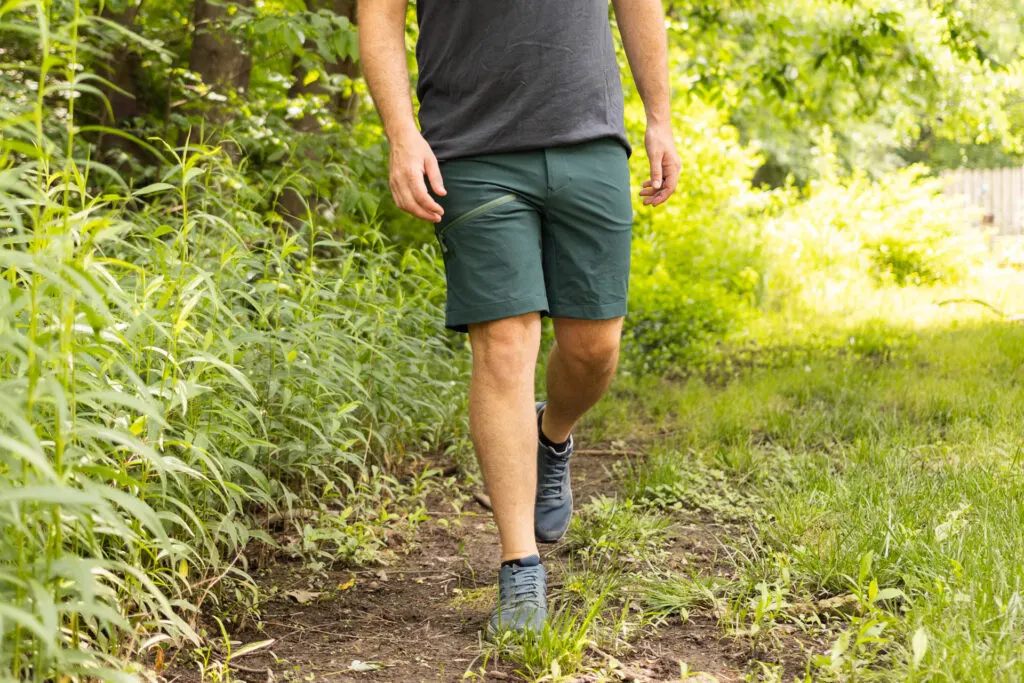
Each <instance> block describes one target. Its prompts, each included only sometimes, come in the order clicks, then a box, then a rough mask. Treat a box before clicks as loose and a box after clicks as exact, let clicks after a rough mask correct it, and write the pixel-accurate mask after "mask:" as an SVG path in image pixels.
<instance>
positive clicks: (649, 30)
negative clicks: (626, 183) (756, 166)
mask: <svg viewBox="0 0 1024 683" xmlns="http://www.w3.org/2000/svg"><path fill="white" fill-rule="evenodd" d="M612 5H613V6H614V8H615V18H616V19H617V20H618V23H619V32H620V33H621V34H622V44H623V46H624V47H625V48H626V57H627V58H628V59H629V68H630V70H631V71H632V72H633V80H635V81H636V87H637V90H638V91H639V92H640V99H642V100H643V103H644V110H645V111H646V113H647V134H646V135H645V136H644V146H645V147H646V148H647V156H648V158H649V159H650V161H651V177H650V179H649V180H647V181H645V182H644V185H643V188H642V189H641V190H640V196H641V197H643V198H644V204H649V205H652V206H657V205H658V204H661V203H663V202H664V201H665V200H666V199H668V198H669V197H671V196H672V193H673V192H675V190H676V183H677V182H678V181H679V166H680V164H679V154H677V153H676V145H675V139H674V137H673V135H672V110H671V105H670V102H669V85H668V35H667V33H666V31H665V10H664V9H663V8H662V5H661V0H612Z"/></svg>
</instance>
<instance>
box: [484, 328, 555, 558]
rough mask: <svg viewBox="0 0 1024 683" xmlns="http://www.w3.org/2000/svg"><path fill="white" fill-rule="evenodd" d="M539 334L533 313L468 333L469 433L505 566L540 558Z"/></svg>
mask: <svg viewBox="0 0 1024 683" xmlns="http://www.w3.org/2000/svg"><path fill="white" fill-rule="evenodd" d="M540 330H541V325H540V315H539V314H537V313H530V314H528V315H523V316H518V317H515V318H508V319H505V320H497V321H494V322H488V323H480V324H475V325H470V328H469V337H470V343H471V344H472V346H473V375H472V379H471V380H470V387H469V429H470V434H471V435H472V438H473V445H474V446H475V447H476V454H477V458H478V459H479V461H480V469H481V470H482V471H483V475H484V482H485V484H486V485H487V493H488V495H489V496H490V498H491V506H492V507H493V509H494V519H495V521H496V522H497V524H498V533H499V534H500V535H501V559H502V561H503V562H507V561H509V560H518V559H522V558H524V557H528V556H530V555H537V554H538V552H537V543H536V541H535V540H534V535H533V504H534V496H535V495H536V492H537V414H536V412H535V410H534V374H535V372H536V367H537V354H538V352H539V350H540Z"/></svg>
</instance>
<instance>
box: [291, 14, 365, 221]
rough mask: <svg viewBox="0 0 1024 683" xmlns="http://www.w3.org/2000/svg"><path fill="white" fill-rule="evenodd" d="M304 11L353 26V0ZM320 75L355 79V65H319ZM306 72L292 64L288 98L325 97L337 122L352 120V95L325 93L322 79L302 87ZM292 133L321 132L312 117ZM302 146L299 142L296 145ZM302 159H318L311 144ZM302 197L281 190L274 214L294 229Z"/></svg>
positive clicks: (301, 213) (301, 210) (303, 204)
mask: <svg viewBox="0 0 1024 683" xmlns="http://www.w3.org/2000/svg"><path fill="white" fill-rule="evenodd" d="M306 7H307V9H308V10H310V11H317V10H319V9H322V8H326V7H330V8H331V9H332V10H333V11H334V12H335V13H336V14H338V15H340V16H343V17H346V18H348V20H349V21H351V22H352V23H353V24H355V19H356V0H307V3H306ZM305 47H306V48H307V49H308V50H315V49H316V45H314V44H311V43H309V42H307V44H306V46H305ZM323 72H324V74H325V76H326V77H327V79H329V78H330V77H331V76H335V75H338V74H344V75H345V76H348V77H349V78H352V79H354V78H357V77H358V76H359V65H358V64H357V63H356V62H355V61H354V60H351V59H345V60H339V61H336V62H330V63H326V64H324V65H323ZM306 74H307V71H306V69H305V67H304V66H303V65H302V62H301V60H298V59H297V60H296V62H295V68H294V69H293V70H292V76H293V79H294V82H293V85H292V87H291V88H289V90H288V97H289V98H297V97H303V96H316V95H320V96H325V97H327V100H328V101H327V109H328V111H331V112H333V113H334V114H335V116H337V117H338V119H339V120H340V121H344V122H349V121H351V120H352V119H353V118H355V114H356V106H357V100H356V97H355V95H354V94H344V93H340V92H337V91H335V92H332V93H330V92H328V88H327V87H326V86H325V80H326V79H317V80H315V81H313V82H312V83H309V84H306V83H305V82H304V81H305V78H306ZM293 126H294V128H295V130H296V132H298V133H303V134H307V135H315V134H317V133H320V132H321V130H322V128H321V126H320V122H319V121H318V120H317V118H316V117H315V116H303V117H302V118H300V119H297V120H296V121H295V123H294V124H293ZM300 144H302V141H300ZM302 156H303V157H304V158H305V159H306V160H308V161H315V160H316V159H317V157H318V152H317V148H316V146H315V145H312V144H305V145H304V149H303V151H302ZM303 196H304V195H303V193H301V192H300V191H299V190H298V189H296V188H294V187H290V186H289V187H285V188H284V190H282V192H281V196H280V197H279V198H278V201H277V211H278V213H279V214H281V216H283V217H284V219H285V220H286V221H287V222H288V223H290V224H291V225H292V226H297V225H299V224H300V223H301V222H302V219H303V218H304V217H305V215H306V211H307V207H306V202H305V201H303Z"/></svg>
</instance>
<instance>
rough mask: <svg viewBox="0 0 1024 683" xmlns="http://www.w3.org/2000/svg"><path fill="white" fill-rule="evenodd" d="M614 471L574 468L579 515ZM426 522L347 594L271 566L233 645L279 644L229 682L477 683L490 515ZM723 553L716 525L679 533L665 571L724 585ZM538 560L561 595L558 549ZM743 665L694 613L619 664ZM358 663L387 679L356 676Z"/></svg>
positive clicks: (731, 646)
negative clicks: (251, 622)
mask: <svg viewBox="0 0 1024 683" xmlns="http://www.w3.org/2000/svg"><path fill="white" fill-rule="evenodd" d="M614 461H615V457H612V456H607V455H600V456H588V455H579V456H577V457H576V458H574V461H573V485H574V491H575V494H576V499H577V504H578V506H582V505H583V504H585V503H586V501H587V500H589V499H590V498H591V497H592V496H597V495H601V494H604V495H615V493H616V488H617V487H616V483H615V481H614V480H613V478H612V476H611V475H610V468H611V466H612V464H613V463H614ZM433 512H434V513H435V514H434V515H433V516H432V518H431V519H430V520H429V521H427V522H425V523H424V524H423V525H422V527H420V530H419V531H418V533H417V537H416V539H415V543H416V545H415V547H414V548H413V549H412V550H411V552H409V554H408V555H405V556H402V557H401V558H400V559H399V560H398V562H396V563H395V564H394V565H393V566H390V567H386V568H385V569H383V570H362V571H357V572H355V573H354V576H355V583H354V584H351V583H350V581H351V579H352V578H353V572H351V571H349V570H341V571H335V572H330V573H329V575H328V577H327V579H326V580H325V579H323V578H322V576H321V577H319V578H318V579H317V580H316V581H315V582H311V577H310V576H309V574H308V573H306V572H304V570H303V568H302V566H301V565H299V564H297V563H296V564H289V563H281V564H278V565H277V566H276V567H275V568H274V569H273V571H272V572H271V574H270V575H269V576H268V577H266V582H267V585H268V586H270V585H272V586H276V587H277V588H278V591H277V595H279V596H281V597H279V598H274V599H272V600H271V601H269V603H268V604H266V605H265V606H264V608H263V609H262V615H263V629H262V631H260V632H251V633H239V634H235V637H236V638H238V639H239V640H241V641H243V642H251V641H254V640H262V639H266V638H273V639H275V641H276V642H275V643H274V644H273V646H272V647H270V648H268V649H267V650H263V651H260V652H256V653H253V654H251V655H247V656H245V657H244V658H242V659H240V660H239V663H240V664H244V667H245V668H244V669H238V670H235V671H234V675H235V678H236V680H245V681H249V683H256V682H257V681H259V682H262V681H282V680H295V681H302V680H308V681H314V680H315V681H339V682H341V681H346V682H347V681H352V682H357V681H358V682H364V683H365V682H370V681H374V682H376V681H395V682H403V683H404V682H416V681H462V680H464V674H465V672H466V671H467V670H468V669H470V668H472V669H474V670H476V671H479V669H480V666H481V664H482V661H480V660H479V659H478V657H477V655H478V653H479V651H480V632H481V628H482V626H483V625H484V623H485V620H486V618H487V615H488V612H489V610H490V608H491V606H492V604H493V600H494V590H495V589H494V585H495V574H496V571H497V567H496V559H495V551H496V548H497V547H498V538H497V531H496V529H495V527H494V524H493V522H492V521H491V517H490V513H489V512H487V511H486V510H485V509H483V508H482V507H481V506H480V505H478V504H477V503H471V504H470V505H469V507H468V509H467V510H466V511H464V512H463V515H462V517H461V520H458V521H457V518H456V517H455V515H454V514H450V513H448V514H446V513H444V512H442V511H441V508H440V506H438V507H437V508H436V509H435V510H433ZM444 520H447V521H444ZM719 547H720V544H719V542H718V540H717V530H716V528H715V526H714V525H713V524H701V523H691V524H685V523H682V524H678V525H677V526H676V527H675V537H674V539H673V544H672V549H671V550H672V562H673V563H674V564H675V565H677V567H679V568H682V567H683V566H684V565H685V566H686V568H688V569H691V570H692V569H699V570H701V571H702V572H706V573H716V572H717V573H721V572H722V571H724V569H722V568H721V567H717V566H715V565H716V564H720V563H718V562H717V561H716V557H717V556H718V554H719V553H718V550H717V549H718V548H719ZM542 554H543V555H544V561H545V564H546V566H547V567H548V571H549V577H550V578H549V584H550V585H551V586H553V587H554V586H558V585H559V582H560V575H561V571H562V568H563V567H564V566H565V564H566V562H567V561H569V559H570V556H569V554H568V553H567V552H565V551H564V550H561V549H560V548H559V547H558V546H553V547H548V548H544V549H542ZM311 583H315V585H311ZM342 587H344V590H341V588H342ZM331 588H333V589H334V590H331ZM290 591H317V592H323V595H322V596H321V597H319V598H318V599H316V600H311V601H310V602H309V603H308V604H300V603H298V602H296V600H295V599H294V597H286V595H287V593H288V592H290ZM299 595H300V596H301V595H302V594H301V593H300V594H299ZM749 655H750V651H749V648H744V647H743V646H742V645H740V644H737V643H736V641H735V640H734V639H731V638H725V637H722V636H721V631H720V628H719V625H718V623H717V620H716V619H715V618H714V617H713V616H711V615H709V614H701V613H699V612H698V613H695V614H693V615H692V617H691V619H690V620H689V621H687V622H686V623H680V622H679V621H678V620H675V621H674V622H672V623H667V624H664V625H662V626H661V627H659V628H658V629H657V631H656V632H654V633H652V634H650V635H648V636H646V637H645V638H644V639H643V640H641V641H639V642H637V643H634V648H633V650H632V651H631V652H630V653H628V654H626V655H624V656H620V659H621V661H622V663H623V665H624V667H623V670H624V671H625V672H627V673H628V675H627V677H626V678H625V679H624V680H635V681H647V682H652V683H653V682H655V681H679V680H680V662H681V661H682V662H685V663H686V664H687V665H688V666H689V668H690V670H691V671H701V672H707V673H708V674H711V675H713V676H714V677H715V678H716V679H717V680H718V681H720V682H721V683H730V682H732V681H740V680H743V676H744V673H745V672H747V671H749V669H748V668H747V660H748V657H749ZM360 662H362V663H371V664H369V667H374V666H380V665H382V667H383V668H379V669H376V670H371V671H362V672H357V671H354V670H353V667H355V668H359V667H360V664H359V663H360ZM477 680H479V678H478V679H477ZM483 680H486V681H500V680H519V677H518V676H516V675H515V674H514V667H512V666H510V665H508V664H502V663H494V662H493V661H492V662H488V663H487V674H486V678H484V679H483ZM579 680H581V681H582V680H594V679H589V678H581V679H579ZM690 680H698V681H700V680H713V679H711V678H707V677H703V678H701V677H698V678H694V679H690Z"/></svg>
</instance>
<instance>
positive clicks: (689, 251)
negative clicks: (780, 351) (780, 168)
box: [625, 97, 760, 372]
mask: <svg viewBox="0 0 1024 683" xmlns="http://www.w3.org/2000/svg"><path fill="white" fill-rule="evenodd" d="M630 105H631V106H630V107H629V116H630V128H631V129H632V130H633V131H634V138H636V137H638V136H639V131H642V130H643V128H642V126H643V124H642V120H643V119H642V115H641V111H642V110H641V109H639V105H638V103H637V102H636V101H632V102H630ZM678 106H679V109H678V110H677V111H676V113H675V127H676V133H677V138H678V140H677V144H678V146H679V149H680V150H683V151H684V153H683V154H682V164H683V167H682V170H681V173H680V179H679V189H678V190H677V192H676V195H675V196H674V197H673V199H672V201H671V202H670V203H668V204H666V205H663V206H661V207H658V208H657V209H654V210H651V209H645V208H643V207H642V205H641V204H640V202H639V200H637V202H636V206H635V209H636V217H637V218H636V224H635V238H634V244H633V265H632V276H631V279H630V315H629V318H628V319H627V325H626V332H625V349H626V353H625V365H626V367H628V368H630V369H633V370H637V371H657V372H672V371H677V370H680V369H681V368H682V367H683V366H689V365H692V364H694V363H698V362H700V361H702V360H704V359H706V358H707V357H708V356H709V355H710V354H711V353H712V350H713V347H714V345H715V344H716V343H717V341H718V340H719V339H720V338H721V337H722V336H723V335H724V334H725V333H726V332H728V331H729V330H731V329H733V328H734V327H735V326H736V325H737V324H738V323H739V322H740V321H742V320H743V319H744V317H745V316H746V315H747V313H748V312H749V311H750V310H751V307H752V305H753V304H755V303H756V300H757V297H758V289H759V280H760V278H759V275H758V270H757V269H758V268H759V265H758V259H759V256H758V249H759V247H758V243H757V240H756V239H755V235H754V233H753V232H752V231H751V230H750V223H749V222H748V221H746V220H745V217H746V214H747V213H748V208H747V204H748V203H749V202H752V201H756V200H757V195H756V194H755V193H754V192H753V191H752V190H751V189H750V185H749V179H750V177H751V176H752V175H753V172H754V168H755V167H756V164H757V158H756V155H754V154H753V153H752V152H750V151H749V150H746V149H744V148H743V147H742V146H741V145H740V144H739V140H738V134H737V132H736V130H735V129H734V128H732V127H731V126H729V125H728V124H727V123H726V113H725V112H724V111H722V110H720V109H717V108H716V107H713V106H711V105H708V104H706V103H704V102H702V101H701V100H700V99H698V98H696V97H693V98H690V99H685V98H684V99H683V100H680V104H679V105H678ZM637 152H638V153H637V156H638V157H640V158H639V160H638V161H636V162H635V163H634V164H633V165H632V166H633V172H634V177H633V185H634V187H640V184H641V183H642V182H643V181H644V180H645V179H646V178H647V177H648V175H649V164H648V162H647V160H646V158H644V153H643V150H640V149H638V150H637Z"/></svg>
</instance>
